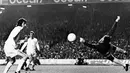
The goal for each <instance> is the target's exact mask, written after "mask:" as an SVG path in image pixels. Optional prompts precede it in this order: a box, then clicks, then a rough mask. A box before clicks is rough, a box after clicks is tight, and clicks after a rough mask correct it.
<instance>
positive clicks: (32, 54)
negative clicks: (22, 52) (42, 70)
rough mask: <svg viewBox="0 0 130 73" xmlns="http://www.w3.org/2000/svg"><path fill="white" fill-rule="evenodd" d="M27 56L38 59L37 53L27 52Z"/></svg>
mask: <svg viewBox="0 0 130 73" xmlns="http://www.w3.org/2000/svg"><path fill="white" fill-rule="evenodd" d="M27 55H28V56H29V57H36V56H37V54H36V52H27Z"/></svg>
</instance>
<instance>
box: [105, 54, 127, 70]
mask: <svg viewBox="0 0 130 73" xmlns="http://www.w3.org/2000/svg"><path fill="white" fill-rule="evenodd" d="M107 59H109V60H110V61H112V62H114V63H116V64H119V65H121V66H123V67H124V68H125V70H126V71H128V64H125V63H123V62H122V61H121V60H119V59H117V58H115V57H114V56H113V55H112V54H110V55H109V56H107Z"/></svg>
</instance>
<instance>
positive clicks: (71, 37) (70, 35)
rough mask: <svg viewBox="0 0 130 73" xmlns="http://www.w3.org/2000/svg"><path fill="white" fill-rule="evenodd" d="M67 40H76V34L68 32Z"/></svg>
mask: <svg viewBox="0 0 130 73" xmlns="http://www.w3.org/2000/svg"><path fill="white" fill-rule="evenodd" d="M67 39H68V41H70V42H73V41H75V40H76V35H75V34H74V33H69V35H68V36H67Z"/></svg>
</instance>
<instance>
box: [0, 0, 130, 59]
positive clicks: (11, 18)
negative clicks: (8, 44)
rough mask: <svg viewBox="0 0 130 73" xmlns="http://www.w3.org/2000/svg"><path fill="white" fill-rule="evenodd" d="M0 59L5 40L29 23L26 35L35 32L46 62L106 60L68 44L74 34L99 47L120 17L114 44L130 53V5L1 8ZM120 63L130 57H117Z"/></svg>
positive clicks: (63, 5)
mask: <svg viewBox="0 0 130 73" xmlns="http://www.w3.org/2000/svg"><path fill="white" fill-rule="evenodd" d="M0 7H1V8H0V59H4V58H5V54H4V52H3V45H4V42H5V39H4V37H5V36H6V34H7V32H8V30H9V29H10V28H11V27H13V26H15V24H16V21H17V19H19V18H21V17H24V18H25V19H27V27H28V29H26V30H25V31H24V32H23V35H22V37H21V39H23V37H24V35H26V34H27V35H28V34H29V31H31V30H33V31H34V32H35V37H37V39H38V40H39V44H40V49H41V51H42V54H41V55H40V58H42V59H76V58H78V57H79V56H81V55H82V56H83V57H84V58H85V59H104V57H103V56H102V55H101V54H99V53H98V52H97V51H95V50H93V49H91V48H88V47H85V46H84V45H83V44H80V43H79V41H78V39H77V40H76V41H74V42H73V43H72V42H69V41H67V35H68V33H70V32H73V33H75V34H76V35H77V36H78V37H83V38H85V39H88V40H89V42H92V43H96V42H97V41H98V40H99V39H100V38H101V37H102V36H103V35H104V34H106V33H107V32H108V31H109V30H110V28H111V27H112V25H113V23H114V21H115V19H116V17H117V16H118V15H119V16H121V20H120V22H119V23H118V27H117V30H116V32H115V34H114V36H113V39H112V43H113V44H115V45H117V46H119V47H121V48H123V49H125V50H127V51H128V53H129V52H130V49H129V48H130V42H129V40H130V38H129V36H130V3H129V2H119V3H80V4H45V5H1V6H0ZM114 55H115V56H116V57H117V58H119V59H123V58H126V59H129V58H130V53H129V54H128V55H127V56H125V55H123V54H122V53H119V52H116V53H115V54H114Z"/></svg>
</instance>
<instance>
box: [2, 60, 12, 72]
mask: <svg viewBox="0 0 130 73" xmlns="http://www.w3.org/2000/svg"><path fill="white" fill-rule="evenodd" d="M12 65H13V64H12V63H11V62H8V63H7V65H6V67H5V70H4V72H3V73H7V72H8V71H9V69H10V67H11V66H12Z"/></svg>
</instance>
